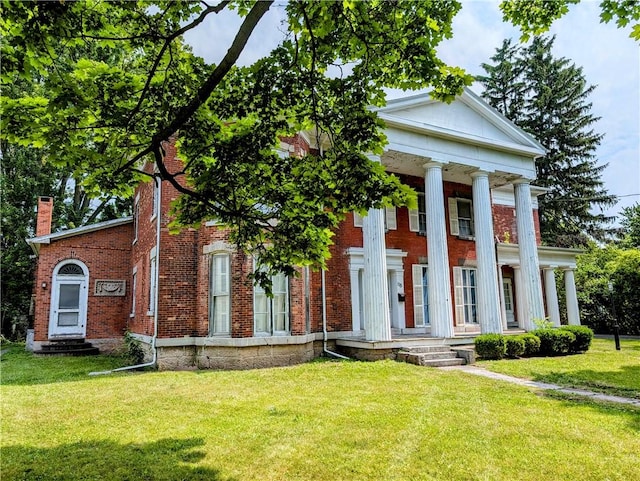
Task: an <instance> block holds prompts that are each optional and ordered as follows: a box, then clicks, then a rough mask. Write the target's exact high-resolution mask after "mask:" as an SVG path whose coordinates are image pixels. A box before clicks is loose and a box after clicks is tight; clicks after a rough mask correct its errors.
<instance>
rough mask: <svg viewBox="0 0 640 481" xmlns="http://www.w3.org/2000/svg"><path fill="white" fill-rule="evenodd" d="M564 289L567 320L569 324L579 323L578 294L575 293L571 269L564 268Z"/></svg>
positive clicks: (574, 281) (577, 324) (574, 282)
mask: <svg viewBox="0 0 640 481" xmlns="http://www.w3.org/2000/svg"><path fill="white" fill-rule="evenodd" d="M564 291H565V295H566V297H567V320H568V321H569V324H570V325H573V326H579V325H580V311H579V309H578V294H577V293H576V280H575V278H574V277H573V269H571V268H569V269H565V270H564Z"/></svg>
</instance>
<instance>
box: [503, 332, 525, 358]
mask: <svg viewBox="0 0 640 481" xmlns="http://www.w3.org/2000/svg"><path fill="white" fill-rule="evenodd" d="M505 342H506V344H507V357H520V356H522V355H523V354H524V350H525V343H524V339H522V337H520V336H507V337H505Z"/></svg>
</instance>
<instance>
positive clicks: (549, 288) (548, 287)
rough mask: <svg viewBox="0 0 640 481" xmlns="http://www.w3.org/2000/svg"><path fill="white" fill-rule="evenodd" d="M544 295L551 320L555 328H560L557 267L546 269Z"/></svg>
mask: <svg viewBox="0 0 640 481" xmlns="http://www.w3.org/2000/svg"><path fill="white" fill-rule="evenodd" d="M543 270H544V293H545V299H546V300H547V312H548V313H549V320H550V321H551V322H552V323H553V325H554V327H560V307H559V306H558V289H557V288H556V274H555V266H550V267H545V268H544V269H543Z"/></svg>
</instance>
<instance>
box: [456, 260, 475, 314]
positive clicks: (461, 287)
mask: <svg viewBox="0 0 640 481" xmlns="http://www.w3.org/2000/svg"><path fill="white" fill-rule="evenodd" d="M453 283H454V287H455V302H456V322H457V324H458V325H461V324H477V323H478V317H477V312H476V305H477V299H476V296H477V290H476V269H474V268H466V267H454V268H453Z"/></svg>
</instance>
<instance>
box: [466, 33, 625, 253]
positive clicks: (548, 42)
mask: <svg viewBox="0 0 640 481" xmlns="http://www.w3.org/2000/svg"><path fill="white" fill-rule="evenodd" d="M553 42H554V38H553V37H551V38H546V37H536V38H534V40H533V41H532V42H531V43H530V44H529V45H527V46H515V47H514V46H512V45H511V41H510V40H505V41H504V42H503V45H502V47H501V48H499V49H498V50H497V52H496V55H494V56H493V57H492V58H491V60H492V62H493V64H482V67H483V68H484V69H485V71H486V72H487V76H481V77H479V78H478V80H479V81H480V82H481V83H482V84H483V85H484V87H485V92H484V93H483V97H484V98H485V99H486V100H487V101H488V102H489V104H490V105H491V106H493V107H494V108H496V109H497V110H498V111H499V112H501V113H502V114H503V115H505V116H506V117H507V118H509V119H510V120H512V121H513V122H514V123H515V124H516V125H518V126H519V127H521V128H522V129H523V130H525V131H526V132H528V133H529V134H531V135H532V136H533V137H534V138H536V139H537V140H538V142H540V143H541V144H542V145H543V146H544V147H545V148H546V149H547V151H548V152H547V155H545V156H544V157H541V158H539V159H537V161H536V175H537V181H536V184H537V185H540V186H541V187H546V188H548V189H549V192H548V193H547V194H545V195H543V196H541V197H540V198H539V214H540V230H541V234H542V240H543V242H544V243H545V244H551V245H557V246H564V247H570V246H581V245H582V246H584V245H586V242H587V240H588V239H590V238H591V239H596V240H603V239H605V238H606V237H607V235H608V234H609V233H610V232H611V229H610V228H608V227H607V224H610V223H611V222H612V221H613V218H612V217H607V216H605V215H604V214H602V213H596V212H595V210H602V209H604V208H608V207H610V206H612V205H614V204H615V197H614V196H611V195H609V194H608V193H607V191H606V189H605V188H604V186H603V182H602V179H601V176H602V171H603V170H604V169H605V168H606V164H605V165H597V159H596V157H595V150H596V148H597V147H598V145H599V144H600V142H601V140H602V138H603V135H602V134H599V133H597V132H595V131H594V129H593V126H594V124H595V123H596V122H597V121H598V119H599V118H598V117H595V116H594V115H593V114H591V105H592V104H591V103H590V102H589V101H588V97H589V95H590V94H591V92H593V90H594V89H595V86H593V85H587V82H586V79H585V77H584V74H583V72H582V68H581V67H576V66H575V64H573V63H571V61H569V60H568V59H565V58H554V56H553V54H552V48H553Z"/></svg>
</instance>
